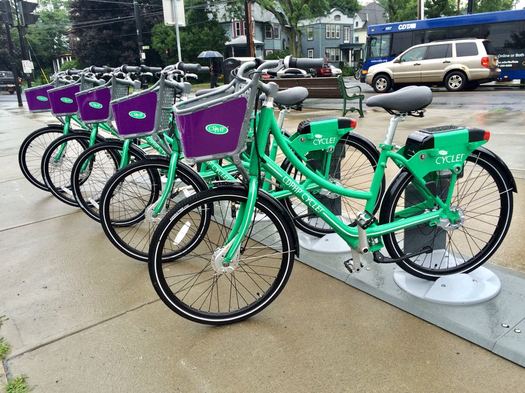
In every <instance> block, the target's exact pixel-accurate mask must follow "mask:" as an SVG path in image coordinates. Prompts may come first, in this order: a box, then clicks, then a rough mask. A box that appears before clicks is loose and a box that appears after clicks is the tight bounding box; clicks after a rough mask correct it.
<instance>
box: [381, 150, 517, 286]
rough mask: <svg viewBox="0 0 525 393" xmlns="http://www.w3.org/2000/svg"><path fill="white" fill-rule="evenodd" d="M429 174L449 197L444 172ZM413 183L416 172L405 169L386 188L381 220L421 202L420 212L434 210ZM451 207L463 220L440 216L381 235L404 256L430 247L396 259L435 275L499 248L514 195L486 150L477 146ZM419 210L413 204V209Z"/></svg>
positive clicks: (458, 269) (472, 265)
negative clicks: (435, 222)
mask: <svg viewBox="0 0 525 393" xmlns="http://www.w3.org/2000/svg"><path fill="white" fill-rule="evenodd" d="M431 175H433V176H428V183H427V187H428V188H429V189H430V190H432V191H433V192H434V194H435V195H438V196H439V197H440V198H441V199H442V200H446V196H447V192H448V189H449V186H448V180H447V176H446V174H443V173H440V174H431ZM417 190H418V187H417V185H414V183H413V176H412V175H410V174H409V173H408V172H406V171H405V172H402V173H401V174H400V175H399V176H398V177H397V178H396V179H395V180H394V182H393V183H392V185H391V186H390V188H389V190H388V192H387V193H386V194H385V198H384V200H383V205H382V206H381V214H380V221H381V222H382V223H387V222H392V221H394V220H396V219H399V218H400V215H401V214H402V213H401V212H402V211H406V208H407V207H411V208H412V209H414V206H416V207H417V206H419V211H413V213H412V215H417V214H420V213H422V212H423V211H425V209H428V210H431V209H433V208H434V206H428V202H425V197H424V196H423V195H421V193H419V192H418V191H417ZM450 207H451V209H452V210H453V211H456V212H457V214H458V217H459V220H457V222H455V223H448V222H442V223H441V224H439V225H438V226H437V227H430V226H429V225H428V224H422V225H419V226H417V227H414V228H410V229H406V230H401V231H398V232H394V233H390V234H387V235H385V236H383V241H384V244H385V247H386V249H387V251H388V253H389V254H390V255H391V256H392V257H394V258H400V257H403V256H404V255H406V254H407V253H410V252H417V251H419V250H421V249H422V248H423V247H425V246H429V247H431V248H432V250H433V251H432V253H429V254H421V255H418V256H415V257H412V258H406V259H403V260H402V261H401V262H399V263H398V265H399V266H400V267H401V268H402V269H403V270H405V271H407V272H408V273H410V274H412V275H415V276H417V277H420V278H423V279H427V280H436V279H438V278H439V277H441V276H445V275H450V274H457V273H468V272H471V271H472V270H474V269H476V268H478V267H479V266H481V265H482V264H483V263H485V262H486V261H487V260H488V259H489V258H490V256H491V255H492V254H494V252H495V251H496V250H497V249H498V247H499V246H500V244H501V242H502V241H503V239H504V238H505V235H506V233H507V231H508V229H509V226H510V222H511V218H512V208H513V195H512V186H511V185H509V184H508V181H507V180H506V176H505V173H504V172H503V171H502V170H501V168H500V167H499V165H498V164H497V163H496V162H494V160H491V159H490V158H489V157H488V155H487V154H482V153H480V152H479V151H475V152H473V153H472V154H471V155H470V156H469V157H468V158H467V161H466V163H465V167H464V168H463V171H462V174H461V175H460V176H459V178H458V181H457V182H456V186H455V190H454V194H453V198H452V202H451V206H450ZM414 210H415V209H414Z"/></svg>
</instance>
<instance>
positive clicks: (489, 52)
mask: <svg viewBox="0 0 525 393" xmlns="http://www.w3.org/2000/svg"><path fill="white" fill-rule="evenodd" d="M483 46H484V47H485V50H486V51H487V55H497V54H498V51H497V50H496V49H494V46H493V45H492V43H491V42H490V41H483Z"/></svg>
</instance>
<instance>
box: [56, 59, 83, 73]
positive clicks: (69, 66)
mask: <svg viewBox="0 0 525 393" xmlns="http://www.w3.org/2000/svg"><path fill="white" fill-rule="evenodd" d="M75 68H80V64H79V62H78V60H70V61H66V62H65V63H64V64H62V66H61V67H60V71H65V70H71V69H75Z"/></svg>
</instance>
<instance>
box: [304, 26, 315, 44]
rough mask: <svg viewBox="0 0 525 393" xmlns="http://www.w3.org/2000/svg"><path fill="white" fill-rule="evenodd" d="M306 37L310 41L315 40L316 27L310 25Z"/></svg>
mask: <svg viewBox="0 0 525 393" xmlns="http://www.w3.org/2000/svg"><path fill="white" fill-rule="evenodd" d="M306 37H307V39H308V41H313V40H314V28H313V27H311V26H308V27H307V28H306Z"/></svg>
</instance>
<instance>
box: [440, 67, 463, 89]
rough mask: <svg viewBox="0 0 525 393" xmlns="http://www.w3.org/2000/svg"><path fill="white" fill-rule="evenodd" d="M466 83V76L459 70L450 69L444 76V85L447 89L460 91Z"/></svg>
mask: <svg viewBox="0 0 525 393" xmlns="http://www.w3.org/2000/svg"><path fill="white" fill-rule="evenodd" d="M467 83H468V80H467V76H466V75H465V73H463V72H461V71H452V72H451V73H449V74H448V75H447V76H446V77H445V87H446V88H447V90H448V91H461V90H463V89H464V88H465V87H466V85H467Z"/></svg>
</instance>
